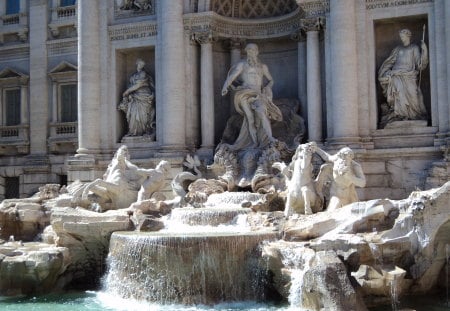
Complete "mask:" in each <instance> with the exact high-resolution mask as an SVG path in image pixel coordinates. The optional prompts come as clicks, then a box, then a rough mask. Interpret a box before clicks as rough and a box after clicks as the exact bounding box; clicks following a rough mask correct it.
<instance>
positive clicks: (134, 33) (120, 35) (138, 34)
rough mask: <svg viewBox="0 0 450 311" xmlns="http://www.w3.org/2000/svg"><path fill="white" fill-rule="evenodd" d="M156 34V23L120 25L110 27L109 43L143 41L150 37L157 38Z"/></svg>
mask: <svg viewBox="0 0 450 311" xmlns="http://www.w3.org/2000/svg"><path fill="white" fill-rule="evenodd" d="M156 34H157V24H156V21H150V22H143V23H133V24H120V25H113V26H109V27H108V37H109V41H121V40H130V39H143V38H148V37H156Z"/></svg>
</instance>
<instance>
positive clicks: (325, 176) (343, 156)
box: [312, 143, 366, 210]
mask: <svg viewBox="0 0 450 311" xmlns="http://www.w3.org/2000/svg"><path fill="white" fill-rule="evenodd" d="M312 148H313V149H314V150H315V152H316V153H317V154H318V155H319V156H320V157H321V158H322V159H323V160H324V161H325V162H328V163H325V164H323V165H322V166H321V168H320V172H319V175H318V176H317V179H316V182H317V185H318V187H316V190H317V193H318V194H319V196H321V197H322V196H325V195H324V192H325V191H324V190H323V186H325V185H327V184H330V188H329V203H328V207H327V210H335V209H337V208H340V207H342V206H344V205H347V204H350V203H353V202H357V201H359V200H358V194H357V193H356V189H355V187H364V186H365V185H366V177H365V175H364V172H363V170H362V167H361V165H360V164H359V163H357V162H355V161H354V160H353V158H354V153H353V150H351V149H350V148H348V147H344V148H342V149H341V150H339V151H338V153H336V154H335V155H329V154H328V153H326V152H325V151H323V150H322V149H320V148H319V147H317V145H316V144H315V143H313V146H312Z"/></svg>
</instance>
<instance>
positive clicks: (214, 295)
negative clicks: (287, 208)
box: [104, 232, 276, 304]
mask: <svg viewBox="0 0 450 311" xmlns="http://www.w3.org/2000/svg"><path fill="white" fill-rule="evenodd" d="M275 239H276V234H275V233H272V232H246V233H208V234H204V233H190V234H182V233H178V234H176V233H169V232H152V233H142V232H140V233H137V232H115V233H113V234H112V236H111V242H110V252H109V255H108V265H109V271H108V274H107V275H106V277H105V280H104V284H105V289H106V290H107V291H108V292H110V293H112V294H114V295H118V296H120V297H123V298H134V299H139V300H140V299H142V300H146V301H153V302H158V303H163V304H167V303H183V304H215V303H219V302H224V301H245V300H253V301H254V300H264V289H265V288H264V282H265V278H266V273H267V271H266V270H265V265H264V264H263V263H262V262H259V258H260V255H259V252H260V249H259V247H258V246H259V244H260V242H262V241H265V240H275Z"/></svg>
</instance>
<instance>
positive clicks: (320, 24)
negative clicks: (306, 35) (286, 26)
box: [300, 17, 325, 32]
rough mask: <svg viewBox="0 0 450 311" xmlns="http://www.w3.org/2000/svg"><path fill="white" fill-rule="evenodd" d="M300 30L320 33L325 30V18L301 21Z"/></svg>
mask: <svg viewBox="0 0 450 311" xmlns="http://www.w3.org/2000/svg"><path fill="white" fill-rule="evenodd" d="M300 28H301V29H302V30H303V31H304V32H309V31H320V30H322V29H323V28H325V18H324V17H313V18H303V19H302V20H301V26H300Z"/></svg>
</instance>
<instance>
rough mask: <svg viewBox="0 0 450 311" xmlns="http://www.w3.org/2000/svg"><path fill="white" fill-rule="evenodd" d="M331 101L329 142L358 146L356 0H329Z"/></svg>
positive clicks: (328, 26)
mask: <svg viewBox="0 0 450 311" xmlns="http://www.w3.org/2000/svg"><path fill="white" fill-rule="evenodd" d="M327 28H329V29H331V30H332V32H331V33H330V50H331V55H332V57H333V60H332V61H331V103H332V105H333V107H332V109H333V111H332V122H333V137H331V138H330V139H329V141H330V143H332V144H336V145H351V146H353V147H358V146H359V140H360V139H359V137H358V136H359V135H358V73H357V54H356V44H357V42H356V1H354V0H330V19H329V23H327Z"/></svg>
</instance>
